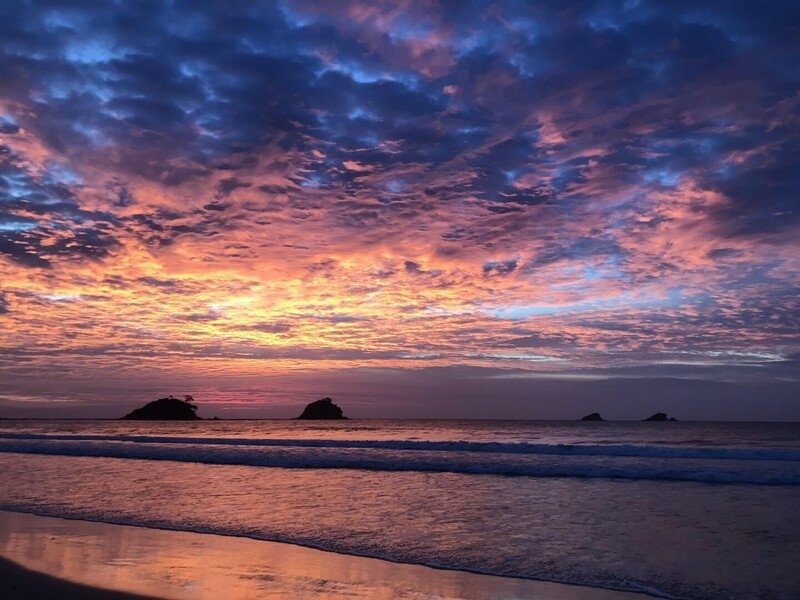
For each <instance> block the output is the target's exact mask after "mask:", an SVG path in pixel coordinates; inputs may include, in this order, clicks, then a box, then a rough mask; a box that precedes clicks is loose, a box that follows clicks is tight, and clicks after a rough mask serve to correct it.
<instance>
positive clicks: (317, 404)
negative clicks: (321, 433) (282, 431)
mask: <svg viewBox="0 0 800 600" xmlns="http://www.w3.org/2000/svg"><path fill="white" fill-rule="evenodd" d="M297 418H298V419H328V420H335V419H347V417H345V416H344V414H343V413H342V409H341V408H339V406H337V405H336V404H334V403H333V400H331V399H330V398H322V399H321V400H316V401H314V402H312V403H311V404H309V405H308V406H306V407H305V409H303V412H302V413H301V414H300V416H299V417H297Z"/></svg>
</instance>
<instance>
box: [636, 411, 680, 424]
mask: <svg viewBox="0 0 800 600" xmlns="http://www.w3.org/2000/svg"><path fill="white" fill-rule="evenodd" d="M677 420H678V419H676V418H675V417H667V413H662V412H658V413H656V414H654V415H652V416H650V417H647V418H646V419H644V421H659V422H664V421H677Z"/></svg>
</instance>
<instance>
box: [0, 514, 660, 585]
mask: <svg viewBox="0 0 800 600" xmlns="http://www.w3.org/2000/svg"><path fill="white" fill-rule="evenodd" d="M0 556H2V557H3V560H2V561H0V580H2V581H3V589H2V593H1V594H0V595H2V597H3V598H11V599H16V598H42V599H47V598H53V599H55V598H58V599H69V598H88V599H90V600H91V599H94V598H111V599H119V600H124V599H133V598H144V597H150V598H168V599H173V598H174V599H178V598H191V599H192V600H195V599H197V600H203V599H209V600H211V599H214V600H216V599H219V598H231V599H240V598H275V599H277V598H287V597H290V598H323V599H331V600H333V599H337V600H343V599H344V598H368V599H370V600H383V599H385V600H389V599H394V598H406V599H420V600H421V599H423V598H424V599H426V600H432V599H450V598H453V599H454V598H463V599H478V598H480V599H500V598H503V599H506V598H535V599H542V600H544V599H547V600H635V599H639V600H641V599H642V598H647V597H648V596H645V595H641V594H630V593H624V592H614V591H607V590H599V589H594V588H587V587H581V586H570V585H562V584H557V583H548V582H539V581H529V580H522V579H513V578H506V577H491V576H486V575H476V574H473V573H465V572H461V571H446V570H440V569H431V568H428V567H422V566H418V565H406V564H397V563H391V562H387V561H382V560H377V559H371V558H361V557H356V556H348V555H342V554H336V553H331V552H323V551H320V550H314V549H310V548H304V547H300V546H294V545H291V544H280V543H275V542H264V541H258V540H251V539H245V538H235V537H225V536H218V535H209V534H198V533H188V532H179V531H164V530H159V529H147V528H142V527H128V526H123V525H110V524H106V523H93V522H87V521H76V520H66V519H54V518H50V517H39V516H34V515H27V514H21V513H14V512H6V511H0ZM112 590H113V591H112Z"/></svg>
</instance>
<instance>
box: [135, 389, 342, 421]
mask: <svg viewBox="0 0 800 600" xmlns="http://www.w3.org/2000/svg"><path fill="white" fill-rule="evenodd" d="M121 418H122V420H128V421H135V420H138V421H200V420H202V419H201V417H198V416H197V405H196V404H194V398H193V397H192V396H184V397H183V398H182V399H181V398H176V397H175V396H172V395H170V396H167V397H166V398H159V399H158V400H153V401H152V402H148V403H147V404H145V405H144V406H142V407H141V408H137V409H135V410H132V411H131V412H129V413H128V414H127V415H125V416H124V417H121ZM296 418H297V419H304V420H305V419H320V420H340V419H347V417H345V416H344V414H343V412H342V409H341V408H340V407H339V406H338V405H336V404H334V402H333V400H332V399H331V398H322V399H321V400H316V401H314V402H311V403H310V404H308V405H306V407H305V408H304V409H303V412H302V413H301V414H300V416H299V417H296ZM211 420H212V421H215V420H218V417H214V418H213V419H211Z"/></svg>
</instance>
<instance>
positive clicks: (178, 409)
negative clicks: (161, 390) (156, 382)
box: [122, 396, 200, 421]
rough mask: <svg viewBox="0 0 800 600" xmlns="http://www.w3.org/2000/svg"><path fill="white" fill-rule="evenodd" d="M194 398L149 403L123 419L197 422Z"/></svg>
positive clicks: (165, 399) (171, 398) (160, 399)
mask: <svg viewBox="0 0 800 600" xmlns="http://www.w3.org/2000/svg"><path fill="white" fill-rule="evenodd" d="M192 402H194V398H192V397H191V396H186V397H185V398H184V399H183V400H181V399H180V398H175V397H173V396H169V397H168V398H159V399H158V400H153V401H152V402H148V403H147V404H145V405H144V406H143V407H141V408H137V409H136V410H134V411H132V412H130V413H128V414H127V415H125V416H124V417H122V418H123V419H129V420H141V421H197V420H199V419H200V417H198V416H197V414H196V413H197V406H196V405H194V404H192Z"/></svg>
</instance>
